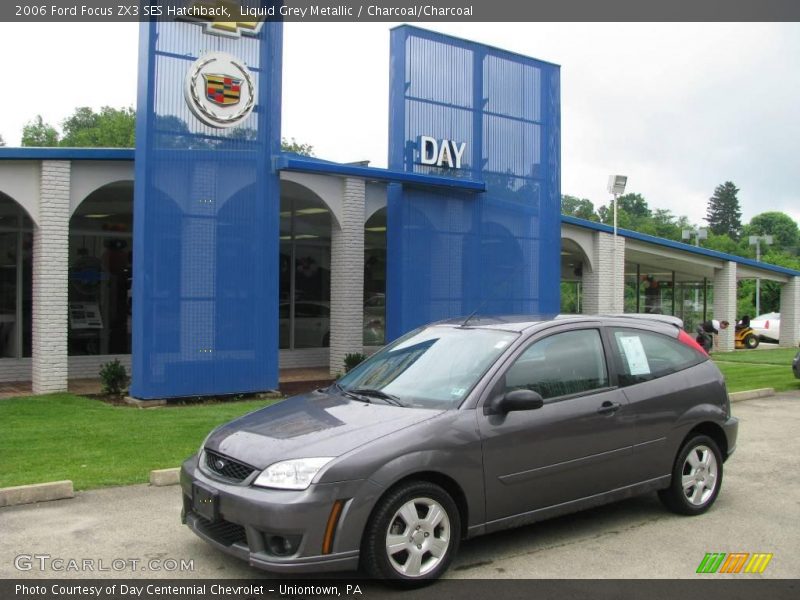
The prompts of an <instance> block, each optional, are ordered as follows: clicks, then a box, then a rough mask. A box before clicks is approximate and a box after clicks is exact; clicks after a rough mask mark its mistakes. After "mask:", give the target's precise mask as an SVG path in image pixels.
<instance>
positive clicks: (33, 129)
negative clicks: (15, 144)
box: [21, 115, 58, 148]
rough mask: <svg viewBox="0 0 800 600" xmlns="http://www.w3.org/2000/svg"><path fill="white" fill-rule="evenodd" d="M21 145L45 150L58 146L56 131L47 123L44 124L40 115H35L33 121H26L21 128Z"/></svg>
mask: <svg viewBox="0 0 800 600" xmlns="http://www.w3.org/2000/svg"><path fill="white" fill-rule="evenodd" d="M21 144H22V145H23V146H39V147H47V148H49V147H52V146H58V131H56V128H55V127H53V126H52V125H50V124H49V123H45V122H44V121H43V120H42V115H36V118H35V119H33V120H32V121H28V122H27V123H26V124H25V127H23V128H22V142H21Z"/></svg>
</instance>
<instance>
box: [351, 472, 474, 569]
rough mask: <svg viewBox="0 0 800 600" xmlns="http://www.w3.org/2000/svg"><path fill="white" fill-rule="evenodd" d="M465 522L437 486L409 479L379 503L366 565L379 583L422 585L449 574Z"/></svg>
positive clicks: (366, 535) (370, 528)
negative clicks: (443, 574) (445, 573)
mask: <svg viewBox="0 0 800 600" xmlns="http://www.w3.org/2000/svg"><path fill="white" fill-rule="evenodd" d="M460 538H461V520H460V517H459V513H458V508H457V507H456V504H455V502H454V501H453V499H452V498H451V497H450V495H449V494H448V493H447V492H446V491H445V490H444V489H442V488H441V487H439V486H438V485H435V484H433V483H429V482H426V481H409V482H406V483H403V484H401V485H399V486H398V487H397V488H395V489H394V490H392V491H391V492H390V493H389V494H388V495H387V496H386V497H385V498H383V499H381V500H380V502H379V504H378V506H377V508H376V510H375V512H374V514H373V515H372V517H371V518H370V521H369V524H368V525H367V528H366V531H365V532H364V541H363V544H362V549H361V550H362V566H363V567H364V569H365V570H366V571H367V573H368V574H369V575H370V576H371V577H374V578H376V579H386V580H390V581H392V582H393V583H397V584H403V585H421V584H424V583H426V582H430V581H432V580H434V579H437V578H438V577H439V576H441V575H442V573H444V572H445V571H446V570H447V567H448V566H449V565H450V562H451V561H452V559H453V556H454V555H455V553H456V551H457V550H458V543H459V540H460Z"/></svg>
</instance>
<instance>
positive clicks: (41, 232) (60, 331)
mask: <svg viewBox="0 0 800 600" xmlns="http://www.w3.org/2000/svg"><path fill="white" fill-rule="evenodd" d="M69 186H70V162H69V161H56V160H45V161H42V171H41V185H40V190H41V192H40V193H41V202H40V205H39V224H38V226H37V227H36V229H35V231H34V234H33V332H32V338H33V340H32V344H33V347H32V367H31V378H32V385H33V393H35V394H46V393H49V392H59V391H63V390H66V389H67V276H68V265H67V259H68V247H69V246H68V244H69V236H68V234H69Z"/></svg>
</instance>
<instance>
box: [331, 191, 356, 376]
mask: <svg viewBox="0 0 800 600" xmlns="http://www.w3.org/2000/svg"><path fill="white" fill-rule="evenodd" d="M342 194H343V202H342V213H341V222H340V223H339V224H338V227H337V224H336V223H335V222H334V223H333V224H332V232H331V320H330V323H331V347H330V371H331V373H332V374H333V373H337V372H344V357H345V355H346V354H348V353H350V352H361V349H362V344H363V335H364V204H365V184H364V180H363V179H351V178H347V179H344V180H343V181H342Z"/></svg>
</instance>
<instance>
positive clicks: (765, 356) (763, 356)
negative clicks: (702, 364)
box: [711, 348, 800, 369]
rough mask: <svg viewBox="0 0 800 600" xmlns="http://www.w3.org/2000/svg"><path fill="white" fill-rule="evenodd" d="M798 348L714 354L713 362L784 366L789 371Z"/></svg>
mask: <svg viewBox="0 0 800 600" xmlns="http://www.w3.org/2000/svg"><path fill="white" fill-rule="evenodd" d="M798 352H800V348H774V349H770V350H734V351H733V352H714V353H713V355H712V357H711V358H713V359H714V360H715V361H718V362H719V361H724V362H735V363H752V364H758V365H784V366H788V367H789V368H790V369H791V364H792V359H793V358H794V357H795V355H796V354H797V353H798Z"/></svg>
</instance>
